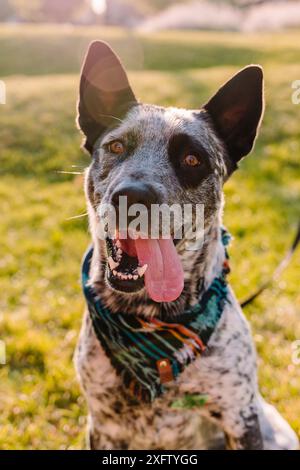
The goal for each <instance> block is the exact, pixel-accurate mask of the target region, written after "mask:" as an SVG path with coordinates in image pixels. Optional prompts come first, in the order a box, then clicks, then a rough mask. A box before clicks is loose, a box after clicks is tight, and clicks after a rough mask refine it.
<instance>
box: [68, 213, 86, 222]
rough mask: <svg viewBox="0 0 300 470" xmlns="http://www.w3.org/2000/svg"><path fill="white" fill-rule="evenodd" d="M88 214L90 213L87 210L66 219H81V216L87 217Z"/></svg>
mask: <svg viewBox="0 0 300 470" xmlns="http://www.w3.org/2000/svg"><path fill="white" fill-rule="evenodd" d="M86 215H88V213H87V212H85V213H84V214H79V215H73V216H72V217H68V218H67V219H66V220H73V219H80V218H81V217H85V216H86Z"/></svg>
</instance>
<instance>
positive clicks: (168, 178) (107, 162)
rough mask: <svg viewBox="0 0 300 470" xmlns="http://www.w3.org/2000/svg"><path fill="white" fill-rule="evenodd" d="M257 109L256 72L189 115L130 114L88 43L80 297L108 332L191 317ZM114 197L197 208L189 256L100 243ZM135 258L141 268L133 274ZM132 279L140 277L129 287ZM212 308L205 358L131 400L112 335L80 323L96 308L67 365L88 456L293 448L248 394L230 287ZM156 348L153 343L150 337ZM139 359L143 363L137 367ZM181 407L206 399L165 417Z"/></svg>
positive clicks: (81, 121)
mask: <svg viewBox="0 0 300 470" xmlns="http://www.w3.org/2000/svg"><path fill="white" fill-rule="evenodd" d="M263 111H264V90H263V70H262V68H261V67H260V66H258V65H250V66H247V67H246V68H244V69H242V70H241V71H239V72H238V73H237V74H236V75H235V76H233V77H232V78H231V79H230V80H229V81H228V82H227V83H225V84H224V85H223V86H222V87H221V88H220V89H219V90H218V91H217V93H216V94H215V95H214V96H213V97H212V98H211V99H210V100H209V101H208V102H207V103H206V104H205V105H204V106H202V107H201V108H199V109H195V110H186V109H178V108H164V107H160V106H156V105H149V104H142V103H140V102H138V100H137V99H136V97H135V95H134V92H133V91H132V88H131V87H130V84H129V81H128V78H127V75H126V72H125V70H124V68H123V66H122V64H121V62H120V59H119V58H118V56H117V55H116V54H115V53H114V52H113V51H112V49H111V48H110V47H109V45H107V44H106V43H104V42H101V41H95V42H93V43H92V44H91V45H90V47H89V50H88V52H87V55H86V58H85V61H84V65H83V68H82V72H81V79H80V93H79V101H78V125H79V127H80V129H81V131H82V133H83V134H84V139H85V140H84V148H85V149H86V150H87V151H88V152H89V153H90V155H91V157H92V161H91V164H90V166H89V167H88V169H87V170H86V174H85V193H86V198H87V207H88V214H89V224H90V232H91V236H92V245H93V250H92V252H90V259H89V264H88V277H89V280H88V283H87V286H88V289H92V290H89V292H93V295H95V299H96V300H95V302H96V303H97V302H98V301H101V305H102V306H104V307H103V308H104V310H103V311H104V312H107V311H109V314H110V318H111V321H112V322H114V319H116V318H118V319H119V320H118V321H119V322H120V324H121V323H122V321H123V320H122V315H124V318H125V316H126V318H131V319H132V320H130V321H132V322H135V321H137V319H142V320H139V321H142V322H144V324H146V325H148V326H149V325H150V326H151V325H153V324H154V323H153V322H156V323H155V324H156V325H157V324H158V325H164V327H165V328H168V327H169V326H170V328H175V329H176V328H177V330H176V331H179V330H178V329H180V326H182V325H181V319H182V318H183V315H184V312H185V311H186V308H187V306H194V305H198V304H199V303H200V305H201V302H202V301H203V298H204V296H205V293H207V292H208V291H209V288H210V286H211V285H212V283H213V281H214V279H216V277H218V276H219V275H220V273H221V272H223V271H222V270H223V266H224V263H225V262H226V250H225V249H224V246H223V243H222V229H221V226H222V212H223V204H224V203H223V191H222V188H223V184H224V183H225V182H226V181H227V180H228V178H229V177H230V175H231V174H232V173H233V172H234V171H235V170H236V169H237V167H238V164H239V162H240V160H241V159H242V158H243V157H245V156H246V155H247V154H249V153H250V152H251V150H252V147H253V145H254V141H255V139H256V135H257V132H258V129H259V126H260V123H261V119H262V115H263ZM120 196H126V197H127V198H128V200H129V201H130V203H131V204H135V203H143V204H145V205H146V206H147V207H149V205H151V204H164V203H165V204H168V205H171V204H180V205H182V204H193V205H195V204H198V203H201V204H203V205H204V241H203V244H202V245H201V248H199V249H198V250H187V249H185V244H184V243H181V242H180V243H178V240H176V239H175V237H174V239H170V240H167V241H166V243H165V244H163V242H162V241H161V240H157V241H155V242H154V241H151V240H150V241H149V240H145V241H144V242H143V241H141V240H140V241H138V240H134V239H130V238H129V240H127V241H124V240H119V239H117V240H116V239H113V238H112V237H110V236H109V235H107V238H106V240H103V239H101V238H100V237H99V236H98V234H99V224H101V220H100V219H101V217H100V216H99V211H98V208H99V206H100V205H101V204H103V203H107V204H113V205H114V207H116V208H117V209H118V198H120ZM173 235H174V234H173ZM143 243H144V245H143ZM157 247H160V249H161V253H160V252H159V253H160V254H157ZM163 247H164V248H163ZM123 257H125V258H126V263H127V264H126V263H125V262H124V263H125V264H124V263H123V261H122V260H123ZM120 260H121V261H120ZM140 260H142V261H145V260H146V261H147V262H148V265H146V264H144V265H143V266H142V267H141V266H139V265H138V262H139V261H140ZM122 263H123V264H122ZM134 263H135V265H134ZM123 265H126V270H125V268H124V267H123V271H124V272H122V269H121V268H122V266H123ZM132 265H134V266H132ZM117 266H118V267H117ZM120 267H121V268H120ZM141 268H143V272H141ZM160 268H161V269H160ZM118 269H119V271H118ZM120 269H121V271H120ZM130 269H134V271H132V273H133V272H135V273H137V269H140V271H139V272H138V274H135V275H134V274H130V272H131V271H130ZM145 269H146V271H145V272H144V270H145ZM128 273H129V274H128ZM222 279H223V278H222ZM220 282H221V281H220ZM222 282H223V281H222ZM224 286H225V283H224ZM221 310H222V311H221V314H220V318H219V320H218V321H217V323H216V325H215V328H214V329H213V330H212V331H211V334H210V337H209V339H208V341H207V344H206V347H205V348H203V351H202V353H201V354H195V355H194V357H193V358H192V359H193V360H191V358H189V360H186V364H185V366H184V367H183V368H182V371H181V373H180V374H179V375H178V376H177V377H176V380H175V379H174V377H173V375H172V370H171V369H170V363H169V362H168V361H166V360H163V361H162V362H160V363H159V366H161V367H162V366H164V367H166V370H165V371H161V370H159V371H154V369H153V370H151V373H152V372H153V374H156V375H155V377H156V378H157V377H158V380H160V379H161V382H162V383H164V382H166V383H165V384H164V386H163V387H161V384H159V387H160V388H156V389H155V390H156V392H157V391H158V390H160V392H159V393H158V392H157V394H156V396H155V397H154V399H152V400H150V401H145V400H143V399H142V400H141V399H139V398H138V397H137V396H134V394H132V393H131V392H132V390H129V388H130V387H129V385H128V381H127V382H126V381H125V379H124V377H125V375H126V373H128V374H129V375H130V373H132V375H134V372H135V371H134V370H133V372H132V370H130V364H131V363H130V364H128V363H127V362H126V360H125V362H124V357H125V356H122V358H123V359H122V360H123V363H122V364H123V365H122V364H121V366H120V360H119V357H117V359H118V360H119V363H118V364H119V367H115V363H116V357H111V355H113V354H114V352H113V347H112V348H109V347H107V344H108V343H109V340H110V338H109V335H110V332H109V331H108V333H106V334H107V336H106V337H102V332H101V326H100V328H99V329H98V330H97V323H95V322H97V318H96V317H93V315H91V311H92V313H93V312H94V308H93V307H91V308H89V309H87V311H86V313H85V315H84V319H83V325H82V330H81V333H80V338H79V342H78V346H77V349H76V352H75V365H76V369H77V372H78V376H79V380H80V383H81V386H82V389H83V392H84V395H85V397H86V401H87V405H88V411H89V416H88V446H89V447H90V448H91V449H104V450H105V449H110V450H112V449H163V450H164V449H185V450H187V449H219V448H227V449H296V448H298V439H297V437H296V435H295V433H294V431H293V430H292V429H291V428H290V427H289V425H288V424H287V423H286V422H285V421H284V419H283V418H282V417H281V416H280V415H279V413H278V412H277V411H276V410H275V408H273V407H272V406H271V405H269V404H267V403H266V402H265V401H264V400H263V398H262V397H261V395H260V393H259V390H258V385H257V371H256V353H255V348H254V345H253V342H252V339H251V333H250V328H249V325H248V323H247V321H246V319H245V318H244V316H243V313H242V311H241V308H240V305H239V303H238V301H237V299H236V298H235V296H234V293H233V291H232V290H231V288H230V287H229V286H228V288H227V287H226V300H225V301H224V302H223V303H222V309H221ZM120 312H121V313H120ZM94 313H95V312H94ZM105 315H106V313H105ZM96 316H97V312H96ZM93 318H94V321H93ZM126 321H127V320H126ZM151 322H152V323H151ZM159 322H161V323H159ZM173 324H175V327H173V326H172V325H173ZM166 325H167V326H166ZM178 325H179V326H178ZM95 328H96V329H95ZM136 331H137V332H139V331H140V330H139V329H137V330H136ZM156 331H157V330H156ZM180 331H183V330H182V329H181V330H180ZM128 334H129V333H128ZM137 334H138V333H137ZM189 334H192V333H190V330H189ZM193 334H194V333H193ZM171 335H173V336H175V333H174V329H173V330H172V331H171ZM99 337H100V340H99ZM193 337H195V336H193ZM105 341H106V342H105ZM159 341H160V344H161V345H162V342H163V339H162V337H160V338H159ZM187 341H190V340H189V339H188V340H187ZM197 341H198V343H199V341H200V340H197ZM198 343H197V344H196V347H197V345H199V344H198ZM194 344H195V343H194ZM133 346H134V347H136V344H133ZM168 346H169V345H168V344H167V345H165V347H166V348H167V347H168ZM149 347H150V349H151V344H150V346H149ZM190 350H191V349H190ZM130 352H131V351H130V350H129V349H128V350H127V351H126V353H128V354H130ZM139 352H140V351H139ZM124 354H125V353H124ZM145 354H146V353H145ZM175 355H176V354H175ZM176 357H182V356H179V353H178V354H177V356H176ZM143 358H144V356H143V354H142V353H141V358H140V357H139V360H140V361H141V369H143V360H144V359H143ZM145 360H146V359H145ZM159 366H157V367H159ZM145 368H146V365H145ZM125 372H126V373H125ZM173 379H174V380H173ZM136 380H137V381H138V379H136ZM156 380H157V379H156ZM150 382H151V380H150ZM151 385H152V384H151V383H150V386H151ZM156 385H157V382H156ZM162 389H163V391H162ZM135 390H136V389H135ZM151 390H152V389H151ZM187 396H205V397H207V401H206V403H205V404H204V405H203V406H198V407H197V406H196V407H191V408H189V407H184V406H183V407H176V406H174V402H176V400H177V401H178V400H180V399H184V398H185V397H187Z"/></svg>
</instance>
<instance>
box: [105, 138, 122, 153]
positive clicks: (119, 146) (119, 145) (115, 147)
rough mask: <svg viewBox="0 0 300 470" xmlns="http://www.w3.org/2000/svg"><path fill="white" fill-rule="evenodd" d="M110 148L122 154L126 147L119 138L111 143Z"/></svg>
mask: <svg viewBox="0 0 300 470" xmlns="http://www.w3.org/2000/svg"><path fill="white" fill-rule="evenodd" d="M108 150H109V151H110V152H111V153H114V154H116V155H121V153H124V151H125V147H124V145H123V144H122V142H120V141H119V140H115V142H112V143H111V144H109V146H108Z"/></svg>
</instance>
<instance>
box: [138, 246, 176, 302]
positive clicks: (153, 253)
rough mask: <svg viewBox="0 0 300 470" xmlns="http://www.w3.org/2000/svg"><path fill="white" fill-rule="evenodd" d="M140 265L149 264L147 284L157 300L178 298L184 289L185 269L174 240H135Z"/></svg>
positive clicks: (150, 294)
mask: <svg viewBox="0 0 300 470" xmlns="http://www.w3.org/2000/svg"><path fill="white" fill-rule="evenodd" d="M135 247H136V251H137V255H138V259H139V264H140V266H143V265H144V264H147V265H148V268H147V271H146V273H145V286H146V289H147V292H148V294H149V296H150V297H151V299H152V300H155V302H171V301H172V300H176V299H177V298H178V297H179V296H180V294H181V292H182V289H183V269H182V266H181V262H180V259H179V256H178V254H177V251H176V248H175V246H174V243H173V240H171V239H169V240H164V239H159V240H155V239H150V238H149V239H142V238H138V239H137V240H135Z"/></svg>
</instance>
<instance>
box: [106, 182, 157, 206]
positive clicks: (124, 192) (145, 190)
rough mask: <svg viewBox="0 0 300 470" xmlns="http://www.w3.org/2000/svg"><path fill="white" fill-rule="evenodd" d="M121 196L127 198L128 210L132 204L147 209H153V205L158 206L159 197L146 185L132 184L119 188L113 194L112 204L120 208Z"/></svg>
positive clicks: (125, 184)
mask: <svg viewBox="0 0 300 470" xmlns="http://www.w3.org/2000/svg"><path fill="white" fill-rule="evenodd" d="M120 196H126V197H127V206H128V208H129V207H130V206H131V205H132V204H143V205H144V206H146V208H147V209H149V210H150V209H151V204H158V203H159V200H158V195H157V194H156V192H155V190H154V189H153V188H152V187H151V186H150V185H148V184H146V183H141V182H132V183H124V184H123V185H122V186H119V187H118V188H117V189H116V190H115V191H114V193H113V194H112V203H113V205H114V206H115V207H116V208H119V204H120Z"/></svg>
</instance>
